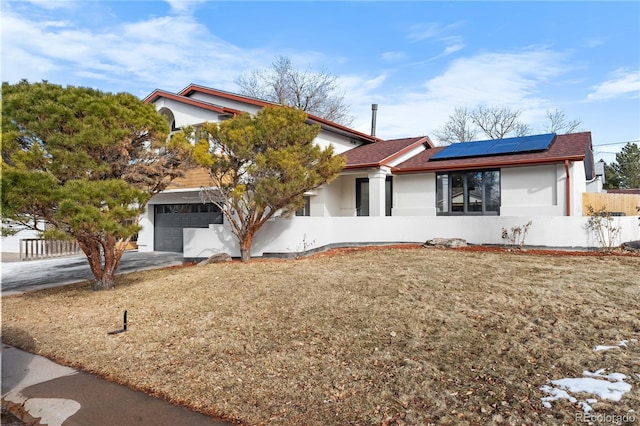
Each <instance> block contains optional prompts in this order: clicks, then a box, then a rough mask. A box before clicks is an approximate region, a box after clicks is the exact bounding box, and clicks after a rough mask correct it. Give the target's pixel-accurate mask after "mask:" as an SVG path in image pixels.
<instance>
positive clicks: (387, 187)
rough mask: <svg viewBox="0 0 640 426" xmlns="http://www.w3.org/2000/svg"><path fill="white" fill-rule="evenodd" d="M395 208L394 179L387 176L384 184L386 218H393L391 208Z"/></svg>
mask: <svg viewBox="0 0 640 426" xmlns="http://www.w3.org/2000/svg"><path fill="white" fill-rule="evenodd" d="M392 207H393V177H392V176H387V179H386V180H385V182H384V211H385V216H391V208H392Z"/></svg>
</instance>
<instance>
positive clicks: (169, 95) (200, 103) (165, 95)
mask: <svg viewBox="0 0 640 426" xmlns="http://www.w3.org/2000/svg"><path fill="white" fill-rule="evenodd" d="M159 98H167V99H171V100H174V101H178V102H181V103H184V104H188V105H193V106H197V107H200V108H205V109H208V110H210V111H215V112H218V113H220V114H233V115H237V114H240V113H241V112H242V111H240V110H237V109H234V108H228V107H223V106H219V105H214V104H210V103H207V102H204V101H200V100H197V99H191V98H186V97H184V96H179V95H176V94H174V93H170V92H165V91H163V90H155V91H154V92H153V93H151V94H150V95H149V96H147V97H146V98H145V99H144V100H143V102H144V103H146V104H148V103H151V102H155V101H157V100H158V99H159Z"/></svg>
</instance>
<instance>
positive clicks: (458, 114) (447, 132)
mask: <svg viewBox="0 0 640 426" xmlns="http://www.w3.org/2000/svg"><path fill="white" fill-rule="evenodd" d="M472 124H473V123H472V122H471V116H470V114H469V110H468V109H467V107H456V109H455V110H454V111H453V114H451V116H449V120H448V121H447V122H446V123H445V125H444V126H443V127H442V128H440V129H439V130H436V131H435V132H433V134H434V136H435V137H436V138H437V139H438V140H439V141H440V142H443V143H447V144H449V143H456V142H469V141H472V140H474V138H475V137H476V134H477V133H478V131H477V130H476V129H474V128H473V127H472Z"/></svg>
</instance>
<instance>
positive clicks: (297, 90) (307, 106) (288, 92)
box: [235, 56, 353, 126]
mask: <svg viewBox="0 0 640 426" xmlns="http://www.w3.org/2000/svg"><path fill="white" fill-rule="evenodd" d="M337 79H338V77H337V76H335V75H333V74H331V73H329V72H327V71H324V70H321V71H318V72H313V71H311V70H309V69H307V70H304V71H303V70H300V69H297V68H295V67H294V66H293V64H292V63H291V60H290V59H289V58H287V57H285V56H278V57H277V58H276V60H275V61H274V62H273V64H271V67H270V68H266V69H257V70H253V71H251V72H249V73H246V74H243V75H240V76H238V77H236V79H235V83H236V84H237V85H238V86H239V88H240V93H241V94H243V95H246V96H251V97H254V98H258V99H263V100H265V101H269V102H274V103H277V104H281V105H287V106H290V107H293V108H299V109H301V110H303V111H305V112H308V113H310V114H313V115H315V116H318V117H320V118H324V119H326V120H329V121H333V122H335V123H339V124H342V125H345V126H349V125H350V124H351V123H352V122H353V117H351V116H350V115H349V107H348V105H347V104H346V103H345V100H344V94H343V93H342V92H341V91H340V88H339V87H338V84H337Z"/></svg>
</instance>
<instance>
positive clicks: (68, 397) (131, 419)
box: [1, 344, 231, 426]
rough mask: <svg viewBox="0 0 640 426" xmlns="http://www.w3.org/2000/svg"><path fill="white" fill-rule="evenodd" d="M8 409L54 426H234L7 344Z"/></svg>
mask: <svg viewBox="0 0 640 426" xmlns="http://www.w3.org/2000/svg"><path fill="white" fill-rule="evenodd" d="M1 356H2V407H3V408H5V409H7V410H8V411H9V412H10V413H12V414H13V415H15V416H16V417H18V418H19V419H21V420H22V421H24V422H26V423H27V424H38V425H49V426H62V425H64V426H76V425H77V426H87V425H91V426H102V425H104V426H106V425H111V426H128V425H141V426H143V425H144V426H146V425H149V426H163V425H166V426H169V425H171V426H176V425H185V426H186V425H190V426H200V425H202V426H204V425H207V426H223V425H224V426H228V425H231V423H226V422H221V421H216V420H215V419H212V418H210V417H208V416H205V415H202V414H199V413H196V412H193V411H190V410H188V409H186V408H184V407H180V406H176V405H172V404H170V403H168V402H166V401H164V400H161V399H158V398H154V397H151V396H149V395H147V394H145V393H143V392H137V391H134V390H131V389H129V388H127V387H125V386H121V385H118V384H116V383H113V382H109V381H106V380H103V379H101V378H99V377H97V376H94V375H92V374H88V373H84V372H80V371H78V370H75V369H73V368H69V367H65V366H62V365H58V364H56V363H54V362H52V361H50V360H48V359H47V358H44V357H41V356H38V355H33V354H31V353H29V352H25V351H22V350H20V349H17V348H14V347H13V346H9V345H5V344H2V355H1Z"/></svg>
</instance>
